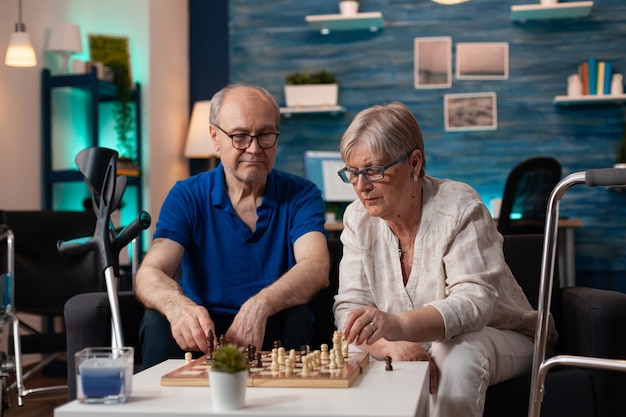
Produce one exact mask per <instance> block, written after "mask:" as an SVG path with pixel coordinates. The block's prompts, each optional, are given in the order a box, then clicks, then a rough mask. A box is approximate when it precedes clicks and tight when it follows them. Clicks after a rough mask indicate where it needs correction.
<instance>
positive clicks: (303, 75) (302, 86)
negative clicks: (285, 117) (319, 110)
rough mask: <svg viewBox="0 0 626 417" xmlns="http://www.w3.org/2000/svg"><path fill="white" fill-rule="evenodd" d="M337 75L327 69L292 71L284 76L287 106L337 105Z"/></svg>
mask: <svg viewBox="0 0 626 417" xmlns="http://www.w3.org/2000/svg"><path fill="white" fill-rule="evenodd" d="M338 92H339V85H338V84H337V77H335V75H333V74H332V73H331V72H330V71H328V70H320V71H317V72H313V73H308V72H306V71H305V72H292V73H290V74H288V75H287V76H286V77H285V102H286V105H287V107H330V106H336V105H337V96H338Z"/></svg>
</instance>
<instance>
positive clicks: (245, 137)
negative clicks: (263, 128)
mask: <svg viewBox="0 0 626 417" xmlns="http://www.w3.org/2000/svg"><path fill="white" fill-rule="evenodd" d="M213 126H215V127H216V128H218V129H219V130H221V131H222V132H223V133H224V134H225V135H226V136H228V137H229V138H230V140H231V142H232V144H233V148H235V149H239V150H244V149H248V148H249V147H250V145H252V139H256V142H257V143H258V144H259V148H261V149H269V148H271V147H272V146H274V145H276V140H277V139H278V135H280V132H267V133H261V134H260V135H249V134H247V133H234V134H230V133H228V132H226V131H225V130H224V129H222V128H221V127H219V126H218V125H216V124H213Z"/></svg>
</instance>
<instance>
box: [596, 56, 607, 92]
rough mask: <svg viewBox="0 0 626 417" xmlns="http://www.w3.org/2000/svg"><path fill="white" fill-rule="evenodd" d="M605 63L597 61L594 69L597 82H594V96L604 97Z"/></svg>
mask: <svg viewBox="0 0 626 417" xmlns="http://www.w3.org/2000/svg"><path fill="white" fill-rule="evenodd" d="M605 65H606V63H605V62H604V61H598V66H597V69H596V74H597V80H596V94H597V95H599V96H603V95H604V67H605Z"/></svg>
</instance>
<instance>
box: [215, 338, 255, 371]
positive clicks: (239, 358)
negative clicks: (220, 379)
mask: <svg viewBox="0 0 626 417" xmlns="http://www.w3.org/2000/svg"><path fill="white" fill-rule="evenodd" d="M211 366H212V369H213V370H214V371H217V372H231V373H232V372H239V371H245V370H246V369H248V360H247V356H246V354H245V352H244V350H243V349H242V348H240V347H238V346H236V345H234V344H232V343H229V344H226V345H224V346H222V347H220V348H218V349H216V350H215V351H214V352H213V361H212V365H211Z"/></svg>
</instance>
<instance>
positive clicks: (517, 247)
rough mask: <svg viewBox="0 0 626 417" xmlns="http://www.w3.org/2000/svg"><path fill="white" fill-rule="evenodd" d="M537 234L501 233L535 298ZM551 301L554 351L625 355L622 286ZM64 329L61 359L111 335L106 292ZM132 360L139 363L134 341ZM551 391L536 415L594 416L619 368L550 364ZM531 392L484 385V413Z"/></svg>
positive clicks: (498, 411) (526, 381)
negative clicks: (65, 345) (618, 289)
mask: <svg viewBox="0 0 626 417" xmlns="http://www.w3.org/2000/svg"><path fill="white" fill-rule="evenodd" d="M328 245H329V251H330V254H331V274H330V275H331V276H330V281H331V284H330V287H329V288H327V289H326V290H324V291H322V292H321V293H320V294H318V296H317V297H316V298H315V299H314V300H313V301H312V303H311V309H312V311H313V314H314V319H315V322H314V338H315V340H314V343H315V345H316V346H317V344H320V343H328V340H329V339H330V338H331V336H332V332H333V330H334V329H335V327H334V319H333V313H332V305H333V297H334V295H335V294H336V292H337V287H338V264H339V261H340V260H341V255H342V247H341V242H339V241H338V240H336V239H329V240H328ZM542 247H543V238H542V236H541V235H514V236H513V235H511V236H506V237H505V245H504V251H505V256H506V259H507V263H508V264H509V265H510V267H511V269H512V270H513V272H514V274H515V275H516V278H517V279H518V281H519V282H520V284H521V285H522V287H523V288H524V291H526V294H527V296H528V297H529V299H530V300H531V302H532V303H534V304H536V301H537V299H538V286H539V276H540V270H541V269H540V267H541V255H542ZM553 297H554V301H553V303H552V309H553V312H554V316H555V319H556V320H555V321H556V324H557V328H558V330H559V334H560V336H561V341H560V343H559V346H558V348H559V351H560V352H569V353H579V354H588V355H593V356H601V357H622V358H626V333H625V332H624V329H626V294H622V293H616V292H612V291H603V290H597V289H591V288H564V289H561V290H559V288H558V287H557V288H555V291H553ZM120 307H121V309H122V317H123V320H124V321H123V327H124V334H125V340H126V341H127V344H128V345H132V346H135V347H137V348H138V347H139V345H138V341H137V334H138V326H139V321H140V319H141V314H142V308H141V306H140V304H139V303H138V302H137V301H136V299H135V297H134V296H133V294H132V293H128V292H126V293H121V294H120ZM65 319H66V325H67V334H68V353H69V354H70V355H69V356H70V357H69V358H68V359H69V360H68V366H71V367H72V368H70V369H73V362H72V361H71V355H72V354H73V353H74V352H76V351H78V350H80V349H82V348H84V347H88V346H100V345H107V344H109V343H110V312H109V309H108V301H107V296H106V294H82V295H78V296H76V297H74V298H72V299H70V300H69V301H68V303H67V304H66V307H65ZM135 354H136V357H135V360H136V363H137V364H140V363H141V355H140V351H139V349H136V352H135ZM69 382H70V384H69V386H70V390H69V396H70V399H73V398H75V395H76V391H75V386H74V385H73V381H69ZM547 389H549V390H550V395H549V396H547V397H546V398H545V400H544V403H543V409H542V410H543V412H542V417H550V416H553V417H557V416H558V417H561V416H564V415H567V416H571V417H575V416H585V417H593V416H596V417H600V416H606V417H609V416H615V415H620V413H621V412H622V410H624V409H625V407H626V396H624V395H621V396H620V395H619V394H618V393H619V392H620V391H621V392H622V393H623V392H626V375H624V374H619V373H609V372H607V371H598V370H581V369H564V370H562V371H559V370H555V371H554V372H552V373H551V374H550V375H548V379H547ZM529 392H530V373H529V374H528V375H524V376H521V377H519V378H515V379H512V380H510V381H506V382H503V383H501V384H497V385H494V386H491V387H489V389H488V391H487V403H486V406H485V414H484V415H485V416H499V417H501V416H507V417H516V416H520V417H521V416H526V415H527V412H528V401H529Z"/></svg>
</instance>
